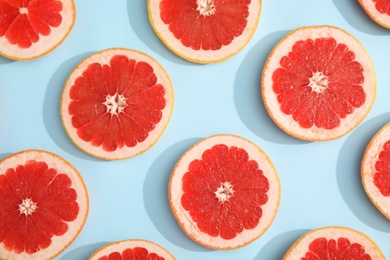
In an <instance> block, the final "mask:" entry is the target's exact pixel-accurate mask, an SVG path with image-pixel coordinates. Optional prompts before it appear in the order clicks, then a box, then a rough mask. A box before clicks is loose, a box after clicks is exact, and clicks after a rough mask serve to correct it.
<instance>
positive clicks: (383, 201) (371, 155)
mask: <svg viewBox="0 0 390 260" xmlns="http://www.w3.org/2000/svg"><path fill="white" fill-rule="evenodd" d="M361 176H362V182H363V187H364V190H365V191H366V193H367V195H368V197H369V198H370V199H371V201H372V202H373V203H374V205H375V206H376V207H377V208H378V209H379V211H380V212H382V213H383V215H385V216H386V217H387V218H388V219H390V123H388V124H386V125H385V126H384V127H383V128H382V129H381V130H379V131H378V133H377V134H376V135H375V136H374V137H373V138H372V140H371V141H370V143H369V144H368V145H367V148H366V151H365V153H364V156H363V160H362V166H361Z"/></svg>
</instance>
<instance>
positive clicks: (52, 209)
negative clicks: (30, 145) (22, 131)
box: [0, 150, 88, 259]
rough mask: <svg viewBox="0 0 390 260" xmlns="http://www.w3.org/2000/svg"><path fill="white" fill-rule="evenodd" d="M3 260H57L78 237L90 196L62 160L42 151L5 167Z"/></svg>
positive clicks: (0, 196)
mask: <svg viewBox="0 0 390 260" xmlns="http://www.w3.org/2000/svg"><path fill="white" fill-rule="evenodd" d="M0 212H1V214H0V259H51V258H53V257H55V256H57V255H58V254H59V253H61V252H62V251H63V250H65V248H66V247H67V246H68V245H69V244H70V243H72V242H73V240H74V239H75V238H76V237H77V236H78V234H79V233H80V231H81V229H82V227H83V226H84V223H85V221H86V218H87V214H88V194H87V190H86V187H85V185H84V182H83V180H82V178H81V176H80V174H79V173H78V172H77V170H76V169H75V168H74V167H73V166H71V165H70V164H69V163H68V162H66V161H65V160H64V159H62V158H60V157H59V156H57V155H55V154H52V153H49V152H45V151H38V150H27V151H21V152H18V153H16V154H13V155H11V156H9V157H7V158H5V159H3V160H2V161H0Z"/></svg>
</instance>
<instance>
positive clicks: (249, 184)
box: [168, 134, 280, 249]
mask: <svg viewBox="0 0 390 260" xmlns="http://www.w3.org/2000/svg"><path fill="white" fill-rule="evenodd" d="M168 190H169V203H170V206H171V209H172V212H173V215H174V216H175V218H176V220H177V221H178V223H179V225H180V227H181V228H182V229H183V231H184V232H185V233H186V234H187V235H188V236H189V237H190V238H191V239H192V240H194V241H195V242H197V243H199V244H201V245H203V246H205V247H208V248H212V249H234V248H238V247H242V246H245V245H247V244H249V243H251V242H252V241H254V240H256V239H257V238H259V237H260V236H261V235H262V234H263V233H264V232H265V231H266V230H267V229H268V227H269V226H270V225H271V223H272V222H273V220H274V218H275V216H276V212H277V210H278V207H279V200H280V183H279V178H278V175H277V172H276V170H275V168H274V166H273V164H272V162H271V161H270V159H269V158H268V156H267V155H266V154H265V153H264V152H263V151H262V150H261V149H260V148H259V147H258V146H257V145H255V144H254V143H252V142H250V141H249V140H246V139H244V138H242V137H239V136H235V135H228V134H221V135H214V136H211V137H208V138H205V139H203V140H201V141H200V142H198V143H196V144H195V145H194V146H192V147H191V148H190V149H189V150H188V151H187V152H186V153H184V155H183V156H182V157H181V158H180V159H179V161H178V162H177V164H176V165H175V168H174V169H173V172H172V175H171V178H170V181H169V187H168Z"/></svg>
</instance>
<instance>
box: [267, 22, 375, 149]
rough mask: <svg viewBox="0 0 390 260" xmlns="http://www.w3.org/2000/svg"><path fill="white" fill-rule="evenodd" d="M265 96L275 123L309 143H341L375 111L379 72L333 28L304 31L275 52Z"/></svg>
mask: <svg viewBox="0 0 390 260" xmlns="http://www.w3.org/2000/svg"><path fill="white" fill-rule="evenodd" d="M261 88H262V96H263V100H264V105H265V107H266V110H267V111H268V114H269V115H270V117H271V118H272V120H273V121H274V122H275V123H276V124H277V125H278V126H279V127H280V128H281V129H282V130H284V131H285V132H286V133H288V134H290V135H292V136H294V137H296V138H300V139H303V140H310V141H327V140H333V139H337V138H339V137H341V136H343V135H345V134H347V133H348V132H349V131H351V130H353V129H354V128H355V127H356V126H357V125H358V124H359V123H360V122H361V121H362V120H363V119H364V117H365V116H366V115H367V114H368V112H369V111H370V109H371V107H372V105H373V103H374V100H375V94H376V82H375V71H374V67H373V64H372V62H371V59H370V57H369V56H368V54H367V52H366V51H365V49H364V48H363V46H362V45H361V44H360V43H359V42H358V41H357V40H356V39H355V38H354V37H353V36H352V35H350V34H349V33H347V32H346V31H344V30H342V29H340V28H337V27H333V26H327V25H324V26H312V27H301V28H298V29H296V30H294V31H292V32H290V33H289V34H287V35H286V36H285V37H284V38H283V39H282V40H281V41H280V42H279V43H278V44H277V45H276V46H275V47H274V49H273V50H272V52H271V53H270V55H269V57H268V59H267V61H266V64H265V66H264V69H263V75H262V81H261Z"/></svg>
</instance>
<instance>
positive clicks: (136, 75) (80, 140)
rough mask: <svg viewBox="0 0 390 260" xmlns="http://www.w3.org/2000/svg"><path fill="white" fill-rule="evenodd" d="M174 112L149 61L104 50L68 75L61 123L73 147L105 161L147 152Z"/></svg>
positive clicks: (165, 84)
mask: <svg viewBox="0 0 390 260" xmlns="http://www.w3.org/2000/svg"><path fill="white" fill-rule="evenodd" d="M172 109H173V88H172V85H171V81H170V79H169V77H168V75H167V73H166V72H165V70H164V69H163V68H162V67H161V65H159V64H158V63H157V62H156V61H155V60H154V59H152V58H151V57H149V56H148V55H146V54H144V53H141V52H138V51H134V50H129V49H123V48H114V49H106V50H104V51H101V52H97V53H95V54H92V55H91V56H89V57H87V58H86V59H85V60H83V61H82V62H81V63H80V64H79V65H78V66H77V67H76V68H75V69H74V70H73V71H72V72H71V74H70V76H69V78H68V80H67V81H66V83H65V87H64V90H63V93H62V98H61V118H62V123H63V125H64V128H65V130H66V132H67V134H68V135H69V137H70V139H71V140H72V141H73V143H74V144H75V145H76V146H77V147H79V148H80V149H81V150H83V151H84V152H86V153H88V154H90V155H92V156H95V157H98V158H102V159H107V160H114V159H124V158H129V157H132V156H135V155H137V154H139V153H142V152H144V151H145V150H147V149H149V148H150V147H151V146H152V145H153V144H154V143H155V142H157V140H158V139H159V137H160V136H161V134H162V133H163V131H164V130H165V128H166V126H167V124H168V121H169V119H170V116H171V113H172Z"/></svg>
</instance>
